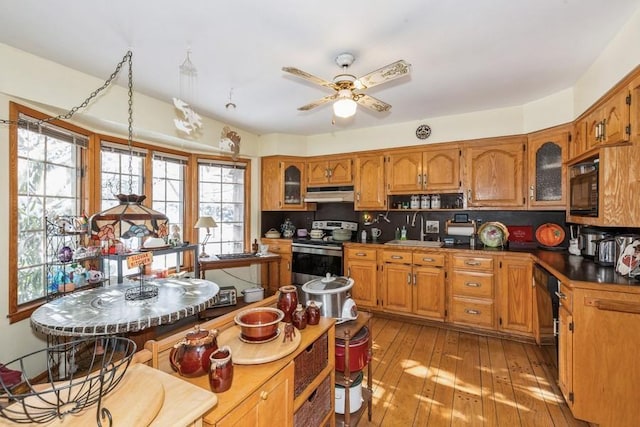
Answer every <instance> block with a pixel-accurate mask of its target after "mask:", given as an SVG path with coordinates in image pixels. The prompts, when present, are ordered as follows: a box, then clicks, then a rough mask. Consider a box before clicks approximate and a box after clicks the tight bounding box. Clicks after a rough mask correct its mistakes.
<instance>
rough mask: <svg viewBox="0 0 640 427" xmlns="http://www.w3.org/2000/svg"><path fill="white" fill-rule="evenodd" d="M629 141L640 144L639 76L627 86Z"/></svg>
mask: <svg viewBox="0 0 640 427" xmlns="http://www.w3.org/2000/svg"><path fill="white" fill-rule="evenodd" d="M629 94H630V96H631V98H630V104H629V124H630V129H629V140H630V141H631V142H634V143H636V144H637V143H640V76H638V77H636V78H635V79H633V81H632V82H631V84H630V85H629Z"/></svg>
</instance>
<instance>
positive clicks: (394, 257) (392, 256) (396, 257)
mask: <svg viewBox="0 0 640 427" xmlns="http://www.w3.org/2000/svg"><path fill="white" fill-rule="evenodd" d="M391 259H404V257H403V256H402V255H391Z"/></svg>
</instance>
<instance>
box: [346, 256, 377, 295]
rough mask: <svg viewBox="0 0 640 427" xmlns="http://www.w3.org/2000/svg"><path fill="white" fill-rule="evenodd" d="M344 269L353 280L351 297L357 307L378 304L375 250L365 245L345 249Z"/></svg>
mask: <svg viewBox="0 0 640 427" xmlns="http://www.w3.org/2000/svg"><path fill="white" fill-rule="evenodd" d="M344 262H345V265H344V271H345V273H346V275H347V276H348V277H351V278H352V279H353V281H354V284H353V287H352V288H351V297H352V298H353V299H354V300H355V302H356V304H357V305H358V307H363V308H375V307H376V306H377V304H378V302H377V298H378V292H377V287H378V264H377V251H376V249H373V248H366V247H349V248H347V249H346V250H345V261H344Z"/></svg>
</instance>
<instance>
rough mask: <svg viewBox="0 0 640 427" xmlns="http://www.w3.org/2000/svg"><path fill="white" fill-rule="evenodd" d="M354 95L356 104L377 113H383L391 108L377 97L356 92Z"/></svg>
mask: <svg viewBox="0 0 640 427" xmlns="http://www.w3.org/2000/svg"><path fill="white" fill-rule="evenodd" d="M356 97H357V99H356V102H357V103H358V104H360V105H362V106H363V107H367V108H369V109H371V110H373V111H377V112H378V113H383V112H385V111H389V110H390V109H391V105H389V104H387V103H386V102H383V101H380V100H379V99H377V98H374V97H373V96H371V95H365V94H358V95H356Z"/></svg>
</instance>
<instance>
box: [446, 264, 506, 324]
mask: <svg viewBox="0 0 640 427" xmlns="http://www.w3.org/2000/svg"><path fill="white" fill-rule="evenodd" d="M451 266H452V268H451V287H450V289H451V299H450V303H451V314H450V316H449V320H450V321H451V322H453V323H456V324H461V325H465V326H474V327H479V328H486V329H495V325H496V321H495V311H496V310H495V301H494V268H493V266H494V260H493V257H491V256H488V255H482V256H475V255H462V254H453V255H451Z"/></svg>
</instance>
